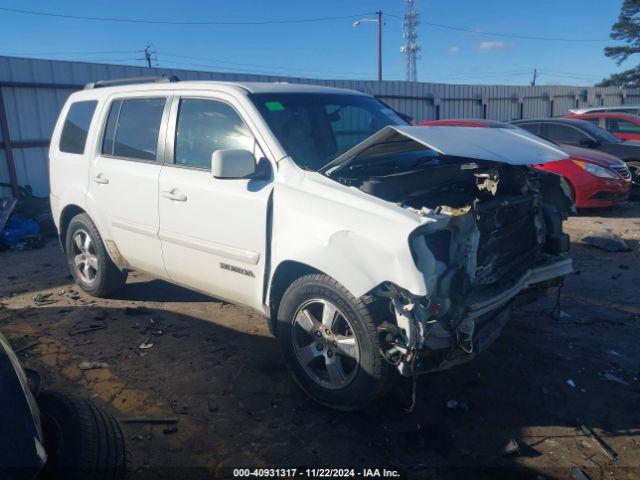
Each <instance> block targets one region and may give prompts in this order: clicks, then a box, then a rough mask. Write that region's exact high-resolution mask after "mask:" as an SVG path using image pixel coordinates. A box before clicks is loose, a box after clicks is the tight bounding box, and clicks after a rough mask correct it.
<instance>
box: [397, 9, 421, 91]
mask: <svg viewBox="0 0 640 480" xmlns="http://www.w3.org/2000/svg"><path fill="white" fill-rule="evenodd" d="M419 24H420V14H419V13H418V12H416V10H415V0H407V13H405V14H404V21H403V22H402V26H403V27H404V35H403V37H404V39H405V44H404V45H403V46H402V47H400V51H401V52H402V53H404V54H405V62H406V69H407V70H406V80H407V81H408V82H415V81H417V80H418V67H417V62H416V59H417V58H418V52H419V51H420V50H421V49H422V47H421V46H420V45H419V44H418V43H417V40H418V33H417V32H416V27H417V26H418V25H419Z"/></svg>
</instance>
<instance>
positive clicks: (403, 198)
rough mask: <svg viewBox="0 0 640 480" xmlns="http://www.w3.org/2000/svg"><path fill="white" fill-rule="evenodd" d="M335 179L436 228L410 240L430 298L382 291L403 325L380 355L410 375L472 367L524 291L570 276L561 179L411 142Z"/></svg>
mask: <svg viewBox="0 0 640 480" xmlns="http://www.w3.org/2000/svg"><path fill="white" fill-rule="evenodd" d="M381 153H382V152H381ZM330 176H331V178H333V179H335V180H337V181H338V182H340V183H342V184H344V185H347V186H350V187H354V188H358V189H359V190H361V191H363V192H365V193H368V194H370V195H373V196H375V197H378V198H380V199H383V200H385V201H388V202H392V203H395V204H397V205H398V206H401V207H402V208H404V209H406V210H408V211H410V212H412V213H413V214H415V215H418V216H421V217H425V218H428V219H430V220H432V221H430V222H426V223H425V224H424V225H422V226H421V227H419V228H418V229H416V230H415V231H414V232H413V234H412V235H411V237H410V239H409V243H410V248H411V252H412V255H413V258H414V261H415V264H416V266H417V267H418V269H419V270H420V271H421V272H422V274H423V276H424V281H425V285H426V291H427V296H426V297H415V296H412V295H411V294H409V293H408V292H404V291H402V290H401V289H399V288H398V287H396V286H394V285H391V284H386V285H381V286H380V287H379V288H378V289H377V291H376V296H378V297H382V298H388V299H389V303H390V305H391V308H392V310H393V314H394V316H395V319H396V327H397V328H388V329H387V331H385V332H383V335H384V336H385V337H384V338H385V342H386V345H387V347H386V350H385V351H384V352H383V354H384V355H385V357H386V358H387V360H388V361H389V362H390V363H392V364H394V365H395V366H397V368H398V370H399V371H400V372H401V373H402V374H403V375H405V376H410V375H412V374H414V373H415V371H416V369H420V371H428V370H434V369H442V368H448V367H450V366H452V365H454V364H457V363H461V362H463V361H466V360H469V359H471V358H472V357H473V356H474V355H475V353H477V352H479V351H481V350H483V349H484V348H486V346H488V345H489V344H490V343H491V342H492V341H493V340H494V339H495V338H496V337H497V336H498V335H499V333H500V331H501V330H502V327H503V326H504V324H505V323H506V321H507V319H508V317H509V309H510V306H511V305H512V303H513V302H514V300H515V299H516V297H517V296H519V295H520V294H521V292H523V291H524V290H525V289H526V290H528V291H533V290H540V291H542V290H546V289H548V288H550V287H557V286H559V285H560V284H561V283H562V281H563V276H564V275H566V274H568V273H570V271H571V260H570V259H569V258H568V257H567V256H566V255H565V254H566V252H567V251H568V250H569V238H568V236H567V235H566V234H564V233H563V232H562V221H563V220H564V219H565V218H566V216H567V214H568V213H569V212H570V211H571V209H572V208H573V203H572V201H571V199H570V195H569V192H568V189H567V186H566V184H564V181H563V180H562V177H560V176H558V175H554V174H549V173H547V172H543V171H540V170H537V169H535V168H533V167H531V166H527V165H511V164H508V163H500V162H492V161H486V160H476V159H470V158H464V157H454V156H447V155H438V154H435V152H434V151H433V150H430V149H425V148H424V147H421V148H420V149H416V148H415V144H414V148H413V149H411V148H408V149H405V150H404V151H402V152H397V151H396V152H394V153H387V152H384V153H382V154H381V155H379V156H374V157H373V158H372V157H369V158H368V159H367V160H366V167H365V162H364V161H363V162H362V163H360V162H358V160H355V161H353V162H351V163H350V164H348V165H345V166H342V167H341V168H337V169H334V170H333V171H332V172H331V174H330ZM520 297H522V295H520Z"/></svg>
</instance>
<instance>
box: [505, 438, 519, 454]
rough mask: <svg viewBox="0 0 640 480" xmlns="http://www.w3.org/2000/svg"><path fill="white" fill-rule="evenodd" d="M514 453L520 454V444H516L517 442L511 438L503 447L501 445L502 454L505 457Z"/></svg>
mask: <svg viewBox="0 0 640 480" xmlns="http://www.w3.org/2000/svg"><path fill="white" fill-rule="evenodd" d="M515 454H520V446H519V445H518V442H516V441H515V440H514V439H513V438H512V439H511V440H509V441H508V442H507V444H506V445H505V446H504V447H502V456H503V457H507V456H509V455H515Z"/></svg>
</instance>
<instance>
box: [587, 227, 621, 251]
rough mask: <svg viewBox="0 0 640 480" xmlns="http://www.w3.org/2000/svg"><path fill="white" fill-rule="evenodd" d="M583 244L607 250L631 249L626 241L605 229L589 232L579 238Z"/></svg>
mask: <svg viewBox="0 0 640 480" xmlns="http://www.w3.org/2000/svg"><path fill="white" fill-rule="evenodd" d="M580 241H581V242H582V243H584V244H585V245H589V246H591V247H595V248H599V249H600V250H605V251H607V252H628V251H629V250H631V248H629V245H627V242H625V241H624V239H623V238H622V237H620V236H619V235H616V234H615V233H613V232H612V231H611V230H605V231H603V232H598V233H594V232H589V233H588V234H587V235H585V236H584V237H582V239H581V240H580Z"/></svg>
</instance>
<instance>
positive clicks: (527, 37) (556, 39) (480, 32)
mask: <svg viewBox="0 0 640 480" xmlns="http://www.w3.org/2000/svg"><path fill="white" fill-rule="evenodd" d="M387 15H388V16H390V17H395V18H400V19H402V17H401V16H400V15H393V14H390V13H388V14H387ZM422 24H423V25H429V26H430V27H437V28H443V29H445V30H455V31H458V32H466V33H475V34H478V35H488V36H493V37H505V38H519V39H524V40H543V41H549V42H610V41H611V39H609V38H566V37H539V36H536V35H518V34H514V33H501V32H490V31H486V30H477V29H475V28H466V27H456V26H453V25H445V24H443V23H434V22H425V21H423V22H422Z"/></svg>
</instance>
